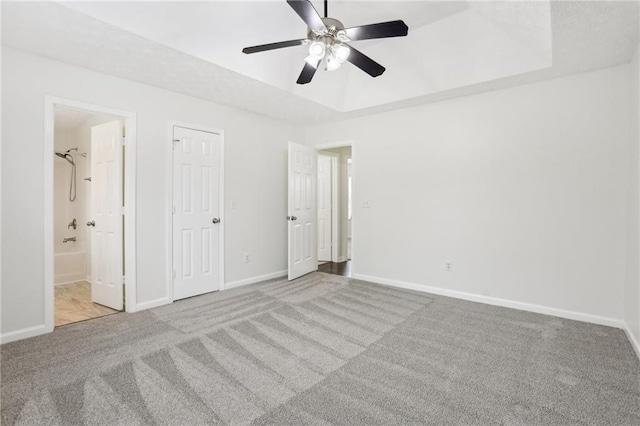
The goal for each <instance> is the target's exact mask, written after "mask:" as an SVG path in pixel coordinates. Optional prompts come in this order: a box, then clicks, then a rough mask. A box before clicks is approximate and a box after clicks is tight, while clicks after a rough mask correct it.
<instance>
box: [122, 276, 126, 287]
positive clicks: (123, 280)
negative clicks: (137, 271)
mask: <svg viewBox="0 0 640 426" xmlns="http://www.w3.org/2000/svg"><path fill="white" fill-rule="evenodd" d="M126 279H127V276H126V275H123V276H122V285H124V284H125V283H126Z"/></svg>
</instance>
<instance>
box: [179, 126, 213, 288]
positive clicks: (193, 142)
mask: <svg viewBox="0 0 640 426" xmlns="http://www.w3.org/2000/svg"><path fill="white" fill-rule="evenodd" d="M221 148H222V137H221V136H220V135H218V134H216V133H211V132H204V131H200V130H193V129H187V128H184V127H177V126H176V127H174V128H173V269H174V271H173V275H174V278H173V300H178V299H184V298H185V297H191V296H196V295H199V294H203V293H208V292H211V291H216V290H218V289H219V288H220V226H221V225H220V220H221V219H220V198H219V192H220V153H221Z"/></svg>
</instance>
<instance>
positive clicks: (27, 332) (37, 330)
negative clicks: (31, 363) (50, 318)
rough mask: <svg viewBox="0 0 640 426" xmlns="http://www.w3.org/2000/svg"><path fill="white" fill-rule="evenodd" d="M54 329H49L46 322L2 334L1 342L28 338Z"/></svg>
mask: <svg viewBox="0 0 640 426" xmlns="http://www.w3.org/2000/svg"><path fill="white" fill-rule="evenodd" d="M52 331H53V329H49V327H47V326H46V324H41V325H36V326H33V327H27V328H23V329H22V330H16V331H11V332H9V333H5V334H2V335H0V344H2V345H4V344H5V343H11V342H15V341H16V340H22V339H28V338H29V337H35V336H40V335H41V334H47V333H51V332H52Z"/></svg>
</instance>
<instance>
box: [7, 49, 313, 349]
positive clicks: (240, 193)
mask: <svg viewBox="0 0 640 426" xmlns="http://www.w3.org/2000/svg"><path fill="white" fill-rule="evenodd" d="M2 89H3V94H2V124H3V126H2V150H3V155H2V195H3V200H2V201H3V211H2V229H3V236H2V330H1V331H2V335H3V339H5V340H6V339H8V338H9V337H10V338H12V339H13V338H15V337H16V336H18V335H19V333H20V331H21V330H23V331H24V330H26V329H37V328H38V327H39V326H41V325H42V324H44V318H43V303H44V289H43V286H44V272H43V255H44V247H43V226H44V224H43V223H44V222H43V220H44V215H45V214H51V212H44V208H43V206H44V200H43V182H44V180H43V179H44V176H43V172H42V164H43V161H44V154H45V153H44V152H43V144H44V142H43V139H44V136H43V135H44V126H43V124H44V116H43V110H44V97H45V95H53V96H58V97H63V98H69V99H73V100H76V101H81V102H86V103H90V104H96V105H101V106H106V107H110V108H114V109H118V110H124V111H129V112H134V113H136V114H137V124H138V139H137V144H138V145H137V149H138V151H137V154H138V162H137V168H138V169H137V175H136V179H137V200H136V208H137V244H138V246H137V256H138V265H137V267H138V276H137V280H138V287H137V301H138V303H139V304H145V303H148V302H152V301H158V300H163V299H165V298H167V297H169V295H167V294H166V283H167V280H168V276H167V268H166V260H167V252H168V241H167V229H168V228H167V227H168V224H169V223H170V222H169V220H170V216H169V211H168V210H169V209H168V205H169V200H168V194H169V192H168V189H169V188H168V183H169V181H168V174H169V169H168V167H169V159H168V155H169V149H168V147H167V144H169V141H170V134H169V129H168V123H169V121H170V120H178V121H182V122H189V123H196V124H201V125H205V126H209V127H215V128H220V129H223V130H224V131H225V196H226V209H225V214H224V215H223V220H224V224H225V233H226V239H225V256H226V257H225V272H226V277H225V281H226V282H227V283H229V282H236V281H240V280H247V279H251V278H252V277H257V276H263V275H265V274H274V273H278V272H280V271H284V270H285V269H286V253H287V250H286V221H285V220H284V218H285V216H286V188H287V185H286V144H287V141H290V140H291V141H301V140H302V139H303V131H302V130H301V129H300V128H297V127H295V126H293V125H290V124H287V123H284V122H281V121H278V120H274V119H271V118H267V117H263V116H259V115H255V114H251V113H247V112H243V111H240V110H237V109H233V108H228V107H224V106H221V105H217V104H214V103H211V102H207V101H204V100H199V99H195V98H192V97H188V96H183V95H180V94H176V93H172V92H168V91H165V90H161V89H157V88H153V87H150V86H145V85H142V84H139V83H134V82H131V81H127V80H123V79H119V78H115V77H111V76H107V75H104V74H100V73H97V72H93V71H88V70H85V69H81V68H77V67H74V66H69V65H66V64H63V63H60V62H55V61H51V60H48V59H45V58H42V57H38V56H34V55H30V54H27V53H24V52H20V51H17V50H15V49H11V48H7V47H3V49H2ZM16 158H18V159H20V161H14V159H16ZM230 200H234V201H235V204H236V209H234V210H232V209H230ZM246 252H248V253H250V254H251V263H250V264H245V263H244V262H243V253H246ZM12 333H13V334H12ZM16 333H18V334H16ZM8 336H9V337H8Z"/></svg>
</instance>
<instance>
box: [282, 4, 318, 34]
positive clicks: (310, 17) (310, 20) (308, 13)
mask: <svg viewBox="0 0 640 426" xmlns="http://www.w3.org/2000/svg"><path fill="white" fill-rule="evenodd" d="M287 3H289V6H291V8H292V9H293V10H295V11H296V13H297V14H298V15H299V16H300V17H301V18H302V20H303V21H304V22H305V23H306V24H307V25H308V26H309V28H311V29H312V30H316V31H327V27H326V26H325V25H324V22H322V18H320V15H318V12H316V9H315V8H314V7H313V5H312V4H311V2H310V1H309V0H287Z"/></svg>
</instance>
